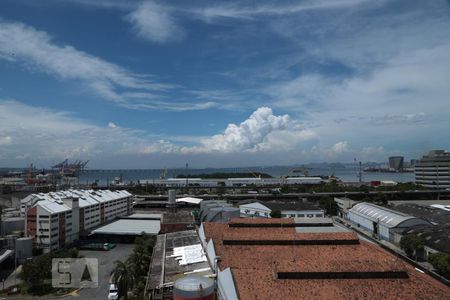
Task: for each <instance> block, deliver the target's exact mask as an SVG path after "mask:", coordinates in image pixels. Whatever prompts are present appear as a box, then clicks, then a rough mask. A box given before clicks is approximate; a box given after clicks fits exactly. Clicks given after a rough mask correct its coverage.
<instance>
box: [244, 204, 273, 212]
mask: <svg viewBox="0 0 450 300" xmlns="http://www.w3.org/2000/svg"><path fill="white" fill-rule="evenodd" d="M239 208H240V209H242V208H249V209H260V210H266V211H271V210H270V208H268V207H267V206H265V205H262V204H261V203H259V202H253V203H249V204H243V205H240V206H239Z"/></svg>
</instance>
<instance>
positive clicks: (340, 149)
mask: <svg viewBox="0 0 450 300" xmlns="http://www.w3.org/2000/svg"><path fill="white" fill-rule="evenodd" d="M331 151H333V152H334V153H335V154H342V153H344V152H347V151H348V143H347V141H343V142H337V143H336V144H334V145H333V146H332V147H331Z"/></svg>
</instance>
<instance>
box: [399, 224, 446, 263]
mask: <svg viewBox="0 0 450 300" xmlns="http://www.w3.org/2000/svg"><path fill="white" fill-rule="evenodd" d="M449 232H450V225H416V226H412V227H410V228H406V229H398V230H396V233H397V234H398V237H397V238H396V239H397V240H398V241H400V239H401V237H402V236H404V235H408V234H414V235H417V236H420V237H422V238H423V240H424V243H425V246H424V250H425V251H424V257H423V258H424V259H428V256H429V255H430V254H431V253H437V252H443V253H450V235H449Z"/></svg>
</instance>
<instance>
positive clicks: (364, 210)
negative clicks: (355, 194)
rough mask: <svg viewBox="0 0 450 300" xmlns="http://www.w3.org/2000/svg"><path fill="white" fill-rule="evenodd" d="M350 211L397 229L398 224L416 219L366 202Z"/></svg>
mask: <svg viewBox="0 0 450 300" xmlns="http://www.w3.org/2000/svg"><path fill="white" fill-rule="evenodd" d="M350 211H351V212H355V213H357V214H360V215H364V216H366V217H368V218H369V219H371V220H373V221H377V222H380V223H382V224H384V225H385V226H387V227H389V228H392V227H396V226H397V225H398V224H400V223H402V222H404V221H406V220H409V219H414V218H415V217H413V216H408V215H406V214H402V213H400V212H396V211H393V210H390V209H387V208H384V207H381V206H378V205H375V204H371V203H366V202H363V203H358V204H356V205H355V206H353V207H352V208H351V209H350Z"/></svg>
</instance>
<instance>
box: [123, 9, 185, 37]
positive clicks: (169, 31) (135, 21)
mask: <svg viewBox="0 0 450 300" xmlns="http://www.w3.org/2000/svg"><path fill="white" fill-rule="evenodd" d="M126 19H127V20H128V21H129V22H130V23H131V24H132V26H133V30H134V31H135V32H136V35H137V36H139V37H140V38H142V39H145V40H148V41H151V42H155V43H166V42H173V41H179V40H181V39H182V38H183V37H184V34H185V33H184V30H183V29H182V28H181V27H180V26H179V25H178V24H177V23H176V22H175V20H174V18H173V16H172V15H171V9H170V8H169V7H167V6H162V5H159V4H157V3H155V2H151V1H146V2H142V3H141V4H140V5H139V6H138V7H137V8H136V9H135V10H133V11H132V12H131V13H130V14H129V15H128V16H127V18H126Z"/></svg>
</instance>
